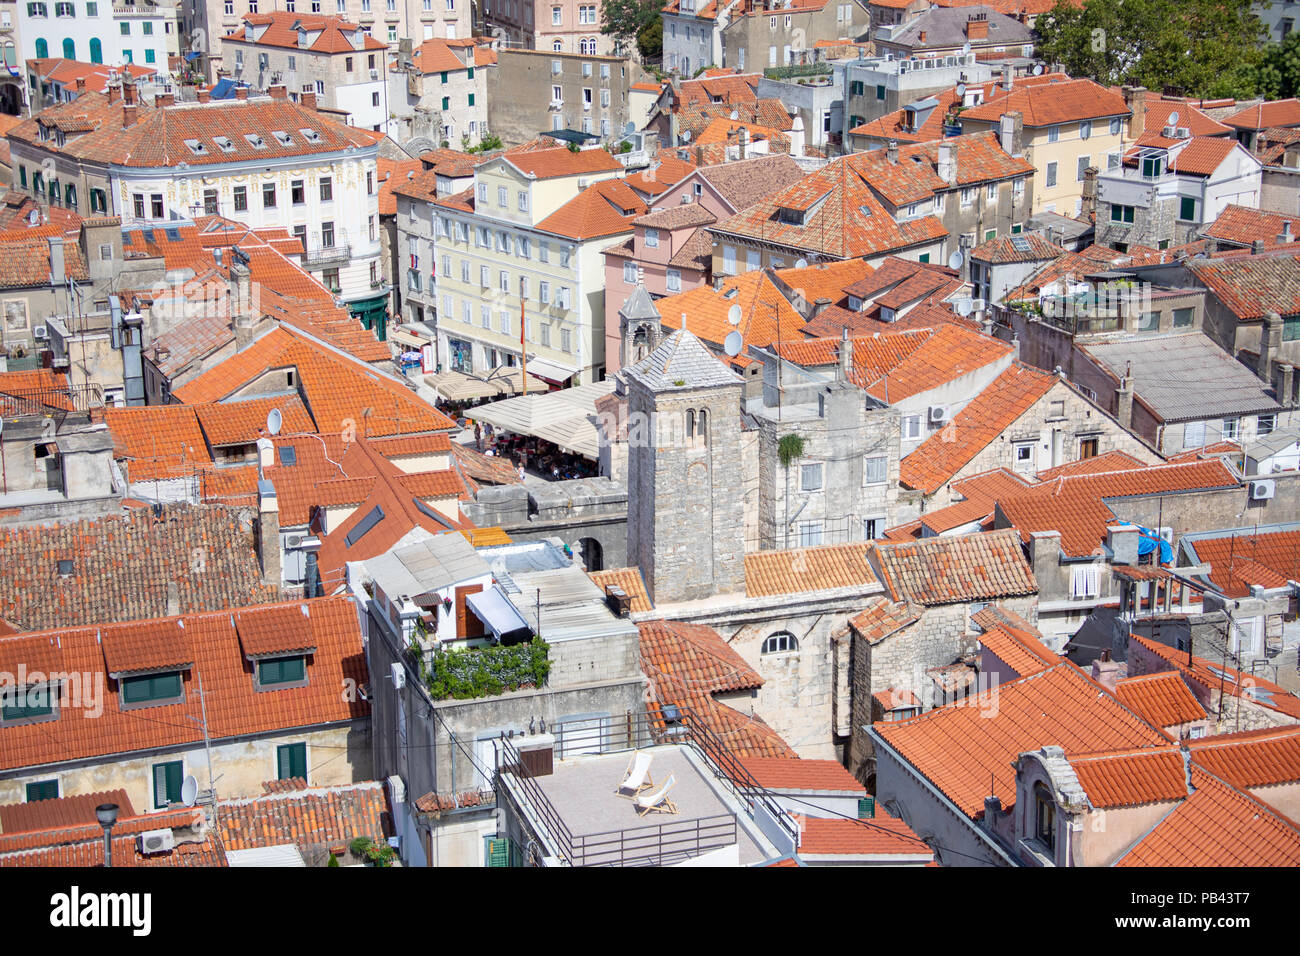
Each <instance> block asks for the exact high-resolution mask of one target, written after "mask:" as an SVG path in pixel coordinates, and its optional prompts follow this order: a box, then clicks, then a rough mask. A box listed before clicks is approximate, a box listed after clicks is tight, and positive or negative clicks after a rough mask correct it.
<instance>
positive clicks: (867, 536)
mask: <svg viewBox="0 0 1300 956" xmlns="http://www.w3.org/2000/svg"><path fill="white" fill-rule="evenodd" d="M884 527H885V519H884V518H863V519H862V540H863V541H874V540H875V539H876V538H879V537H880V532H881V531H883V530H884Z"/></svg>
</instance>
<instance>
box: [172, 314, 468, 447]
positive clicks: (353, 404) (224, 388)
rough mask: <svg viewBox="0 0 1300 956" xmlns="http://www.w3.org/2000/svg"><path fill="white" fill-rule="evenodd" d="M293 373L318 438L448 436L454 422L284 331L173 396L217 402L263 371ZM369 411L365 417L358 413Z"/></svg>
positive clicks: (382, 378) (397, 386) (398, 386)
mask: <svg viewBox="0 0 1300 956" xmlns="http://www.w3.org/2000/svg"><path fill="white" fill-rule="evenodd" d="M285 368H294V369H296V370H297V372H298V377H299V379H300V381H301V385H300V388H301V390H302V394H303V399H304V402H305V404H306V405H307V409H308V411H309V412H310V414H311V416H312V418H313V419H314V420H315V422H316V427H317V429H318V430H320V431H321V432H337V433H341V432H342V431H343V430H344V429H345V428H349V427H351V429H353V430H355V431H356V432H357V433H359V434H364V433H366V432H368V433H369V434H371V435H378V436H389V435H396V434H404V433H418V432H431V431H443V430H450V429H452V428H454V427H455V422H453V421H452V420H451V419H449V418H448V417H447V416H446V415H444V414H442V412H440V411H438V410H437V409H436V408H434V407H433V406H431V405H429V404H428V403H426V402H424V401H421V400H420V399H418V398H416V397H415V393H414V392H412V391H411V390H410V389H409V388H407V387H406V386H405V385H403V384H402V383H401V382H399V381H397V380H396V379H393V378H391V377H389V376H386V375H381V374H380V373H378V372H376V371H374V370H373V369H370V368H367V367H365V366H364V365H362V364H360V363H358V362H356V361H354V360H352V359H350V358H349V357H346V356H343V355H339V354H337V353H334V352H332V351H330V350H328V349H326V348H323V347H322V346H320V345H317V344H316V343H315V342H312V341H310V340H308V339H306V338H303V337H302V336H300V335H296V334H294V333H292V332H290V331H289V330H287V329H284V328H279V329H275V330H273V331H271V332H268V333H267V334H266V335H263V336H262V337H261V338H259V339H258V340H257V341H255V342H254V343H253V344H252V345H250V346H248V347H247V348H245V349H244V350H243V351H241V352H237V353H235V354H234V355H233V356H231V357H230V358H229V359H227V360H226V361H224V362H222V363H221V364H219V365H217V366H215V367H213V368H211V369H208V370H207V371H206V372H204V373H203V374H202V375H199V376H198V377H197V378H195V379H192V380H191V381H189V382H187V383H185V384H184V385H182V386H181V387H180V388H178V389H176V390H175V392H174V393H173V394H174V396H175V397H176V398H177V399H179V400H180V401H183V402H189V403H194V402H219V401H223V400H225V399H227V398H229V397H231V396H233V395H234V394H236V393H237V392H239V391H240V390H241V389H243V388H244V387H245V386H247V385H249V384H250V383H252V382H254V381H256V380H257V379H259V378H261V377H262V375H264V374H265V373H266V372H267V371H270V370H274V369H285ZM366 409H370V410H371V413H370V414H369V415H368V416H364V415H363V414H362V413H363V412H364V411H365V410H366Z"/></svg>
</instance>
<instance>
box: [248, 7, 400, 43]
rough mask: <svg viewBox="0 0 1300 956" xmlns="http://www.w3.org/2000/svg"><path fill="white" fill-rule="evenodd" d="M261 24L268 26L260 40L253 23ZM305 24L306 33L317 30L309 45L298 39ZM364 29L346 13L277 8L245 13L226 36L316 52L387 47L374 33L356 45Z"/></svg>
mask: <svg viewBox="0 0 1300 956" xmlns="http://www.w3.org/2000/svg"><path fill="white" fill-rule="evenodd" d="M252 26H259V27H265V28H266V29H265V30H264V31H263V32H262V34H261V36H259V37H258V38H257V39H256V40H254V39H253V32H252V31H250V29H249V28H250V27H252ZM298 26H301V27H302V29H303V30H305V31H306V35H307V36H308V37H311V36H312V35H313V34H315V37H314V38H313V39H312V42H311V44H310V45H308V46H303V45H302V44H300V43H299V42H298V37H299V33H298V29H297V27H298ZM361 29H363V27H361V26H360V25H359V24H356V23H351V22H349V21H348V20H345V19H344V18H343V17H326V16H319V15H316V16H313V15H309V14H305V13H293V12H288V13H286V12H284V11H281V10H276V11H273V12H270V13H260V14H259V13H249V14H246V15H245V16H244V23H243V24H242V25H241V26H239V27H237V28H236V29H235V30H233V31H232V32H231V33H229V34H227V35H226V36H225V37H223V38H222V39H230V40H242V41H244V42H246V43H252V44H254V45H255V46H278V47H288V48H291V49H295V50H297V49H304V50H311V51H312V52H314V53H350V52H352V51H353V50H356V49H360V50H383V49H386V48H385V46H384V45H383V44H382V43H380V42H379V41H378V40H376V39H374V38H373V37H371V36H369V35H366V36H364V37H362V38H361V39H362V45H361V46H360V47H355V46H353V43H354V40H355V39H356V37H355V34H356V32H357V31H358V30H361Z"/></svg>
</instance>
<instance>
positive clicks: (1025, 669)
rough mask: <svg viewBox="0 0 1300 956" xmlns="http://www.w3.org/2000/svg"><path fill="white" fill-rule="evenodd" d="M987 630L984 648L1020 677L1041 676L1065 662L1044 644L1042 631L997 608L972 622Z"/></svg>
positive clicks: (983, 643)
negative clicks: (1039, 673)
mask: <svg viewBox="0 0 1300 956" xmlns="http://www.w3.org/2000/svg"><path fill="white" fill-rule="evenodd" d="M971 620H972V621H974V622H975V623H976V624H978V625H979V626H980V627H982V628H983V629H984V631H983V633H981V634H980V636H979V642H980V645H981V646H982V647H983V648H984V649H985V650H987V651H989V652H990V653H991V654H993V655H994V656H995V657H997V659H998V660H1000V661H1002V662H1003V663H1004V664H1006V665H1007V666H1008V667H1010V668H1011V669H1012V670H1013V671H1015V672H1016V674H1017V675H1018V676H1020V677H1024V676H1026V675H1027V674H1037V673H1038V672H1039V671H1044V670H1047V668H1049V667H1052V666H1054V665H1056V664H1059V663H1060V662H1061V655H1060V654H1057V653H1055V652H1053V651H1052V649H1051V648H1049V647H1048V646H1047V645H1046V644H1044V643H1043V642H1042V635H1041V634H1040V633H1039V632H1038V629H1037V628H1035V627H1034V626H1033V625H1031V624H1030V623H1028V622H1027V621H1025V620H1024V619H1023V618H1021V617H1020V616H1019V615H1016V614H1014V613H1012V612H1011V611H1008V610H1006V609H1004V608H1001V607H998V606H996V605H994V606H992V607H986V608H985V609H984V610H982V611H980V612H979V613H978V614H975V615H974V616H973V617H972V618H971Z"/></svg>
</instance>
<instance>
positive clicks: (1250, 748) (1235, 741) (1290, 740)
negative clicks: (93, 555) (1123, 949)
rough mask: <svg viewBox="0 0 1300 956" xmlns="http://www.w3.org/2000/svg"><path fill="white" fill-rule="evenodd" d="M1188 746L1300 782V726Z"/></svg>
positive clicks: (1214, 760)
mask: <svg viewBox="0 0 1300 956" xmlns="http://www.w3.org/2000/svg"><path fill="white" fill-rule="evenodd" d="M1186 745H1187V748H1188V750H1190V751H1191V753H1192V759H1193V760H1194V761H1196V763H1197V765H1198V766H1201V767H1204V768H1205V769H1206V770H1208V771H1210V772H1211V773H1213V774H1214V775H1215V776H1217V777H1220V778H1222V779H1223V780H1225V781H1227V782H1228V783H1230V784H1232V785H1233V786H1234V787H1239V788H1241V789H1243V790H1247V789H1249V790H1253V789H1255V788H1257V787H1271V786H1276V785H1278V784H1283V783H1295V782H1296V781H1300V726H1297V725H1295V724H1292V725H1290V726H1287V727H1266V728H1261V729H1259V730H1248V731H1244V732H1242V733H1235V734H1219V735H1217V736H1214V737H1202V738H1200V739H1199V740H1189V741H1187V742H1186ZM5 829H6V830H7V829H8V827H7V826H6V828H5Z"/></svg>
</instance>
